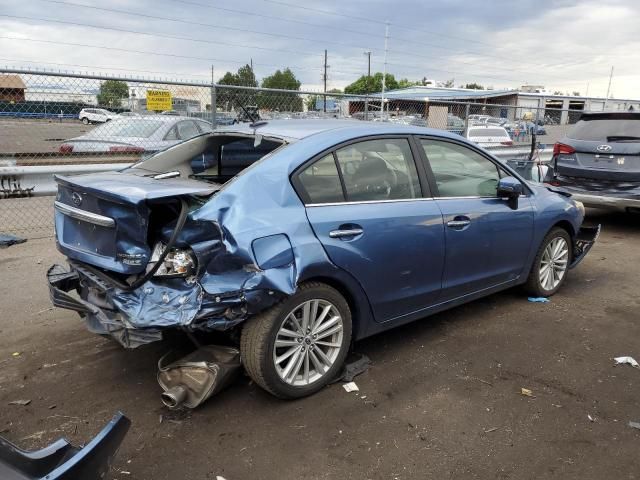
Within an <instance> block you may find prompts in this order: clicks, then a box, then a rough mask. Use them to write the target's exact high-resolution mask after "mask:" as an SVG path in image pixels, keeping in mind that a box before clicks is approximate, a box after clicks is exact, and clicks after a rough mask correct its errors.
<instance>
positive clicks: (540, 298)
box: [527, 297, 551, 303]
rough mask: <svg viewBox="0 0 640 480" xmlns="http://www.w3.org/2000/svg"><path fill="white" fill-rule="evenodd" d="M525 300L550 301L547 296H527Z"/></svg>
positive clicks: (535, 301) (534, 301)
mask: <svg viewBox="0 0 640 480" xmlns="http://www.w3.org/2000/svg"><path fill="white" fill-rule="evenodd" d="M527 300H529V301H530V302H533V303H549V302H550V301H551V300H549V299H548V298H547V297H529V298H527Z"/></svg>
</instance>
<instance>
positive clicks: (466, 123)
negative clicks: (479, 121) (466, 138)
mask: <svg viewBox="0 0 640 480" xmlns="http://www.w3.org/2000/svg"><path fill="white" fill-rule="evenodd" d="M470 110H471V104H469V103H467V106H466V107H465V109H464V133H465V134H466V133H467V130H469V111H470Z"/></svg>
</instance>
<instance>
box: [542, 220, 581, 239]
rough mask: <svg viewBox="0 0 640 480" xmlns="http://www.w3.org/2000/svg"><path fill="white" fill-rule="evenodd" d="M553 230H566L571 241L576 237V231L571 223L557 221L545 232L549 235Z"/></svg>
mask: <svg viewBox="0 0 640 480" xmlns="http://www.w3.org/2000/svg"><path fill="white" fill-rule="evenodd" d="M554 228H562V229H563V230H566V231H567V233H568V234H569V236H570V237H571V240H573V239H574V238H575V236H576V231H575V229H574V228H573V225H572V224H571V222H569V221H568V220H559V221H557V222H556V223H554V224H553V225H552V226H551V228H550V229H549V230H548V231H547V233H549V232H550V231H551V230H553V229H554ZM545 235H546V234H545Z"/></svg>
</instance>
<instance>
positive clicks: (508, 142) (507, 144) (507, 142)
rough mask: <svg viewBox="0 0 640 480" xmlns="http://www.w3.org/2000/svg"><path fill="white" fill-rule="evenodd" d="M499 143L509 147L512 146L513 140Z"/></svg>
mask: <svg viewBox="0 0 640 480" xmlns="http://www.w3.org/2000/svg"><path fill="white" fill-rule="evenodd" d="M500 145H504V146H506V147H511V146H513V141H512V140H507V141H505V142H500Z"/></svg>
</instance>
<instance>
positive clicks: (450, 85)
mask: <svg viewBox="0 0 640 480" xmlns="http://www.w3.org/2000/svg"><path fill="white" fill-rule="evenodd" d="M453 82H455V78H450V79H449V80H447V81H446V82H444V83H443V84H442V86H443V87H445V88H453V86H454V83H453Z"/></svg>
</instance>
